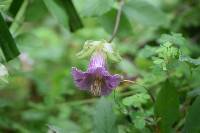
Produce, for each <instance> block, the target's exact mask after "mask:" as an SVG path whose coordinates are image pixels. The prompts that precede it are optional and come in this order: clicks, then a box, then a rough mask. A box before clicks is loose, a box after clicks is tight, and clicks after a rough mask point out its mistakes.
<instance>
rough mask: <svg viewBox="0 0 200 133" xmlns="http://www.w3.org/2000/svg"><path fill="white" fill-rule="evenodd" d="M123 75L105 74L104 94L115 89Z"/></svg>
mask: <svg viewBox="0 0 200 133" xmlns="http://www.w3.org/2000/svg"><path fill="white" fill-rule="evenodd" d="M121 79H122V78H121V76H120V75H118V74H115V75H109V76H105V77H104V80H105V83H104V84H103V86H102V92H101V93H102V95H108V94H110V93H111V91H112V90H113V89H115V88H116V87H117V86H118V85H119V84H120V81H121Z"/></svg>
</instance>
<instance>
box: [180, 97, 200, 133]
mask: <svg viewBox="0 0 200 133" xmlns="http://www.w3.org/2000/svg"><path fill="white" fill-rule="evenodd" d="M199 110H200V96H198V97H197V98H196V99H195V101H194V103H193V104H192V106H191V107H190V108H189V112H188V114H187V116H186V122H185V127H184V132H183V133H199V132H200V117H199Z"/></svg>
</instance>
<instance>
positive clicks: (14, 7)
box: [8, 0, 24, 17]
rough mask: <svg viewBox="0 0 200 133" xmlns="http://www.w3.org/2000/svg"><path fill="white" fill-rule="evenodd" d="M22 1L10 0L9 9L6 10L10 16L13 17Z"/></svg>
mask: <svg viewBox="0 0 200 133" xmlns="http://www.w3.org/2000/svg"><path fill="white" fill-rule="evenodd" d="M23 1H24V0H12V3H11V5H10V7H9V10H8V12H9V14H10V15H11V16H12V17H15V16H16V15H17V12H18V10H19V9H20V7H21V5H22V3H23Z"/></svg>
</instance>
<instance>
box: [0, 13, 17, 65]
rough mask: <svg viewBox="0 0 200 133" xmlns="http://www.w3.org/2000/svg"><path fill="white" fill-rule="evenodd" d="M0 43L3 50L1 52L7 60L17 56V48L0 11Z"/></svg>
mask: <svg viewBox="0 0 200 133" xmlns="http://www.w3.org/2000/svg"><path fill="white" fill-rule="evenodd" d="M0 27H1V28H0V45H1V49H2V51H3V54H4V56H5V58H6V60H7V61H10V60H11V59H13V58H15V57H17V56H18V55H19V50H18V48H17V46H16V44H15V41H14V39H13V38H12V35H11V33H10V32H9V30H8V27H7V25H6V23H5V21H4V19H3V16H2V15H1V13H0Z"/></svg>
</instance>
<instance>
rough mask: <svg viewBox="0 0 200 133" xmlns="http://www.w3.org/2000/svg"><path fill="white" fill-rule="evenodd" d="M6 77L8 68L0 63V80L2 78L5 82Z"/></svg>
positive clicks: (6, 81)
mask: <svg viewBox="0 0 200 133" xmlns="http://www.w3.org/2000/svg"><path fill="white" fill-rule="evenodd" d="M7 78H8V70H7V68H6V67H5V66H4V65H3V64H0V80H2V81H3V82H5V83H8V80H7Z"/></svg>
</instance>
